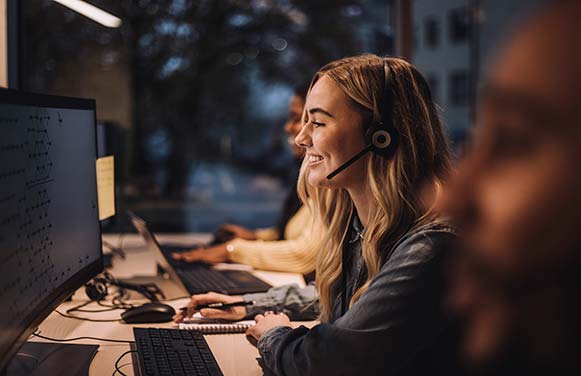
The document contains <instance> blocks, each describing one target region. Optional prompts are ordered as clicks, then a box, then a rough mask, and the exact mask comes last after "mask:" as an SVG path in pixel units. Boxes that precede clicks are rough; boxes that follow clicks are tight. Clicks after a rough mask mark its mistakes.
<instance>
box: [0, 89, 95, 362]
mask: <svg viewBox="0 0 581 376" xmlns="http://www.w3.org/2000/svg"><path fill="white" fill-rule="evenodd" d="M0 103H2V104H13V105H23V106H35V107H46V108H63V109H78V110H91V111H93V117H94V118H93V134H94V138H95V140H94V141H95V161H96V160H97V113H96V102H95V100H94V99H84V98H73V97H62V96H54V95H46V94H37V93H29V92H24V91H20V90H12V89H3V88H0ZM95 173H96V164H95ZM95 194H97V187H95ZM95 198H96V197H95ZM96 219H97V223H98V234H99V236H98V242H99V243H98V247H99V250H100V252H99V254H100V257H99V259H97V260H95V261H93V262H92V263H90V264H88V265H87V266H86V267H85V268H83V269H81V270H80V271H79V272H78V273H76V274H75V275H73V276H72V277H71V278H69V279H68V280H67V281H65V282H64V283H63V284H62V285H61V286H60V289H58V290H55V291H53V292H52V293H51V294H49V295H48V296H47V297H46V298H45V299H44V300H42V301H41V302H40V303H39V304H38V306H37V309H36V310H35V311H34V312H33V313H31V314H30V315H28V316H27V317H26V318H25V319H24V320H22V322H23V328H24V330H23V331H22V332H21V333H20V334H19V335H18V336H16V337H15V338H14V340H13V341H12V343H11V344H9V345H8V348H7V349H6V351H5V352H4V353H2V354H0V373H1V372H2V371H3V370H4V369H5V368H6V366H7V365H8V364H9V363H10V360H11V359H12V357H13V356H14V355H15V354H16V353H17V352H18V349H20V347H22V345H24V343H25V342H26V341H27V340H28V338H29V337H30V335H31V334H32V333H33V332H34V330H35V329H36V328H37V327H38V326H39V325H40V324H41V323H42V322H43V321H44V320H45V319H46V318H47V317H48V316H49V315H50V314H51V313H52V312H53V311H54V310H55V308H57V307H58V306H59V305H60V304H61V303H62V302H63V301H64V300H65V299H66V298H68V297H69V296H70V295H71V294H73V293H74V292H75V291H77V290H78V289H79V288H81V287H82V286H83V285H84V284H85V283H87V282H88V281H90V280H91V279H92V278H93V277H95V276H96V275H98V274H99V273H101V272H102V271H103V245H102V238H101V235H102V232H101V222H100V221H99V216H98V214H97V218H96Z"/></svg>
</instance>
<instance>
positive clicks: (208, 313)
mask: <svg viewBox="0 0 581 376" xmlns="http://www.w3.org/2000/svg"><path fill="white" fill-rule="evenodd" d="M242 301H244V299H243V298H242V297H241V296H230V295H223V294H218V293H216V292H209V293H207V294H199V295H192V298H191V299H190V302H189V303H188V310H187V312H183V311H180V312H179V313H178V314H177V315H175V316H174V321H175V322H182V321H183V319H184V318H185V317H192V315H193V314H194V313H196V311H198V309H197V308H196V307H197V306H199V305H200V304H209V303H236V302H242ZM200 313H201V314H202V316H204V317H207V318H209V319H224V320H232V321H240V320H242V319H244V318H245V317H246V307H231V308H228V309H214V308H202V310H200Z"/></svg>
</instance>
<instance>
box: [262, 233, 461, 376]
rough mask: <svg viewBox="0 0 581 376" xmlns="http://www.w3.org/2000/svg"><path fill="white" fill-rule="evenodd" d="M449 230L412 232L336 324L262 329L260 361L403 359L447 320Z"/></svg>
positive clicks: (349, 367)
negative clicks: (444, 262)
mask: <svg viewBox="0 0 581 376" xmlns="http://www.w3.org/2000/svg"><path fill="white" fill-rule="evenodd" d="M450 236H451V235H450V234H448V233H443V232H439V233H435V234H431V235H427V234H426V233H423V234H415V235H411V236H410V237H409V238H408V239H406V240H405V241H404V242H402V243H401V244H400V245H399V246H398V247H397V249H396V250H395V251H394V253H393V255H392V257H391V258H390V260H389V261H388V262H387V263H386V264H385V265H384V266H383V267H382V269H381V270H380V272H379V274H378V275H377V276H376V278H375V279H374V281H373V282H372V284H371V285H370V287H369V289H368V290H367V291H366V292H365V293H364V294H363V296H362V297H361V299H359V301H357V303H355V304H354V305H353V306H352V307H351V308H350V310H349V311H348V312H347V313H346V314H345V315H344V316H343V317H341V318H339V319H338V320H336V321H335V323H333V324H326V323H323V324H320V325H317V326H315V327H313V328H312V329H310V330H309V329H307V328H305V327H299V328H297V329H294V330H292V329H290V328H286V327H275V328H272V329H270V330H268V331H267V332H266V333H265V334H264V335H262V336H261V337H260V340H259V341H258V348H259V351H260V354H261V356H262V363H263V366H264V367H266V368H267V369H268V370H269V371H270V372H273V373H274V374H276V375H283V374H284V375H289V376H290V375H320V374H361V373H362V372H363V373H366V374H396V373H397V371H398V370H400V369H402V368H403V367H405V366H408V363H410V361H411V360H412V358H413V357H414V356H415V355H416V354H418V353H419V352H421V351H422V350H423V349H424V348H426V347H429V346H430V345H432V344H433V343H434V342H435V341H436V338H437V337H438V336H439V335H440V334H441V333H442V332H443V331H444V330H445V329H446V327H447V325H448V321H447V319H446V318H445V316H444V315H443V313H442V307H441V305H442V302H443V278H442V276H441V275H440V272H441V270H440V266H441V265H440V264H441V262H440V260H441V256H442V253H443V252H444V251H445V249H441V248H442V247H443V246H444V245H443V244H444V240H447V239H449V238H450ZM414 361H420V359H417V360H416V359H414Z"/></svg>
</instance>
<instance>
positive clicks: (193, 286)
mask: <svg viewBox="0 0 581 376" xmlns="http://www.w3.org/2000/svg"><path fill="white" fill-rule="evenodd" d="M176 273H177V274H178V276H179V277H180V279H181V280H182V283H183V284H184V285H185V286H186V289H187V290H188V292H189V293H190V294H204V293H207V292H209V291H217V292H225V291H230V290H232V289H234V288H236V285H235V284H234V283H233V282H232V281H230V280H229V279H228V278H226V277H224V276H223V275H222V274H220V273H218V272H216V271H215V270H210V269H208V268H205V267H198V268H188V269H177V268H176Z"/></svg>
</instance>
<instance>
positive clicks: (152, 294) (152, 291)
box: [85, 273, 165, 302]
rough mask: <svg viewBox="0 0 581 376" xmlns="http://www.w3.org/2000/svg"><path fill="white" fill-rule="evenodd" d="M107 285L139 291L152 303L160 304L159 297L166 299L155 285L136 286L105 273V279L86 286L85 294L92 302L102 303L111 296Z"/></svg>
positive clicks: (93, 281)
mask: <svg viewBox="0 0 581 376" xmlns="http://www.w3.org/2000/svg"><path fill="white" fill-rule="evenodd" d="M107 285H111V286H117V287H119V288H120V289H125V290H133V291H137V292H138V293H140V294H141V295H143V296H145V297H146V298H147V299H149V300H151V301H152V302H159V298H158V297H157V296H158V295H159V296H161V298H162V299H165V295H164V293H163V291H161V290H160V289H159V287H158V286H157V285H156V284H155V283H143V284H136V283H130V282H124V281H120V280H118V279H115V278H113V277H112V276H110V275H109V274H108V273H105V275H104V277H103V278H99V277H96V278H93V280H92V281H90V282H89V283H87V284H86V285H85V294H87V297H88V298H89V299H91V300H92V301H101V300H103V299H105V297H107V295H108V294H109V292H108V290H107Z"/></svg>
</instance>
